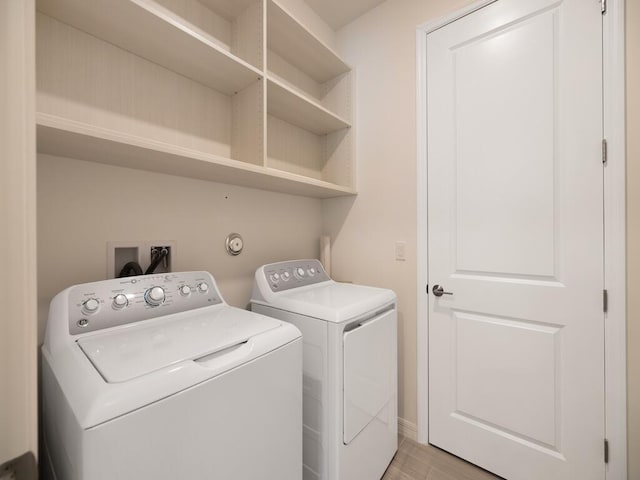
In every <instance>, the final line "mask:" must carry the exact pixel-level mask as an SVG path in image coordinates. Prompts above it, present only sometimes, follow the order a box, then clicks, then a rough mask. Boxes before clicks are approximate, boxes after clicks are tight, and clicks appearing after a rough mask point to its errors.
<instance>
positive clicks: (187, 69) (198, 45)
mask: <svg viewBox="0 0 640 480" xmlns="http://www.w3.org/2000/svg"><path fill="white" fill-rule="evenodd" d="M212 1H213V0H209V2H212ZM216 3H220V0H216ZM223 3H224V2H223ZM227 3H230V4H232V2H227ZM38 10H40V11H42V12H43V13H45V14H47V15H49V16H51V17H54V18H56V19H58V20H60V21H62V22H64V23H67V24H69V25H71V26H73V27H76V28H78V29H80V30H83V31H85V32H87V33H89V34H91V35H93V36H96V37H98V38H100V39H102V40H105V41H107V42H109V43H112V44H114V45H117V46H118V47H120V48H123V49H125V50H128V51H130V52H132V53H134V54H136V55H138V56H140V57H143V58H145V59H147V60H150V61H152V62H155V63H157V64H159V65H161V66H163V67H165V68H168V69H169V70H173V71H174V72H177V73H179V74H181V75H184V76H186V77H189V78H191V79H193V80H196V81H198V82H200V83H202V84H204V85H207V86H209V87H211V88H213V89H215V90H218V91H219V92H222V93H225V94H227V95H232V94H234V93H235V92H238V91H240V90H243V89H244V88H246V87H247V86H249V85H251V84H252V83H253V82H255V81H256V80H258V79H259V78H261V77H262V72H260V71H259V70H257V69H256V68H254V67H253V66H251V65H249V64H248V63H246V62H245V61H243V60H241V59H240V58H238V57H235V56H234V55H232V54H231V53H229V52H227V51H226V50H225V49H223V48H222V47H221V46H219V45H218V44H216V43H215V42H214V41H212V40H211V39H210V38H207V36H206V35H203V34H202V33H201V32H198V31H195V30H192V29H190V28H188V27H187V26H185V25H184V24H183V23H182V21H181V20H180V18H179V17H178V16H176V15H175V14H174V13H172V12H171V11H170V10H167V9H166V8H164V7H162V6H161V5H158V4H157V3H155V2H153V1H152V0H38Z"/></svg>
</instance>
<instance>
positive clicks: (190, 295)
mask: <svg viewBox="0 0 640 480" xmlns="http://www.w3.org/2000/svg"><path fill="white" fill-rule="evenodd" d="M221 303H224V302H223V300H222V298H221V297H220V293H219V292H218V290H217V288H216V285H215V281H214V280H213V277H212V276H211V274H209V273H208V272H183V273H167V274H162V275H140V276H136V277H125V278H114V279H112V280H105V281H101V282H93V283H85V284H82V285H76V286H74V287H71V288H70V290H69V294H68V311H69V333H70V334H71V335H77V334H80V333H86V332H90V331H94V330H101V329H103V328H111V327H115V326H118V325H124V324H127V323H132V322H138V321H140V320H148V319H150V318H156V317H160V316H164V315H169V314H172V313H178V312H184V311H187V310H193V309H195V308H201V307H208V306H211V305H216V304H221Z"/></svg>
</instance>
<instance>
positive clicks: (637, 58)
mask: <svg viewBox="0 0 640 480" xmlns="http://www.w3.org/2000/svg"><path fill="white" fill-rule="evenodd" d="M626 7H627V11H626V35H627V41H626V48H627V51H626V55H627V379H628V383H627V388H628V400H627V405H628V415H629V417H628V428H627V432H628V442H629V443H628V449H627V450H628V458H629V472H628V477H629V479H631V480H640V455H638V454H639V453H640V297H639V296H638V292H639V291H640V137H639V136H638V132H639V131H640V88H639V87H638V86H639V85H640V1H639V0H627V2H626Z"/></svg>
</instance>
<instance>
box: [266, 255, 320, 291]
mask: <svg viewBox="0 0 640 480" xmlns="http://www.w3.org/2000/svg"><path fill="white" fill-rule="evenodd" d="M264 276H265V278H266V280H267V284H268V285H269V287H270V288H271V291H272V292H282V291H284V290H290V289H292V288H298V287H304V286H305V285H313V284H314V283H320V282H325V281H327V280H331V279H330V278H329V275H327V272H325V271H324V268H322V264H321V263H320V262H319V261H318V260H293V261H290V262H280V263H271V264H269V265H265V266H264Z"/></svg>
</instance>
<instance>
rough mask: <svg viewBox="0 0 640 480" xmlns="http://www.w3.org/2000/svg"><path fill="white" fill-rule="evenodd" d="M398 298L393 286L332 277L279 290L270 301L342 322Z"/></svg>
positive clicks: (283, 308) (324, 318) (285, 308)
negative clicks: (381, 286)
mask: <svg viewBox="0 0 640 480" xmlns="http://www.w3.org/2000/svg"><path fill="white" fill-rule="evenodd" d="M395 299H396V295H395V293H393V291H392V290H387V289H384V288H376V287H367V286H364V285H353V284H351V283H338V282H334V281H328V282H323V283H319V284H316V285H309V286H306V287H300V288H295V289H291V290H287V291H284V292H278V293H275V294H273V295H271V296H270V298H269V299H268V303H269V304H270V305H272V306H274V307H276V308H280V309H282V310H287V311H289V312H294V313H298V314H301V315H307V316H309V317H314V318H319V319H321V320H326V321H329V322H336V323H341V322H344V321H347V320H351V319H353V318H357V317H359V316H361V315H364V314H366V313H368V312H371V311H373V310H376V309H379V308H380V307H382V306H384V305H387V304H388V303H391V302H394V301H395Z"/></svg>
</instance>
